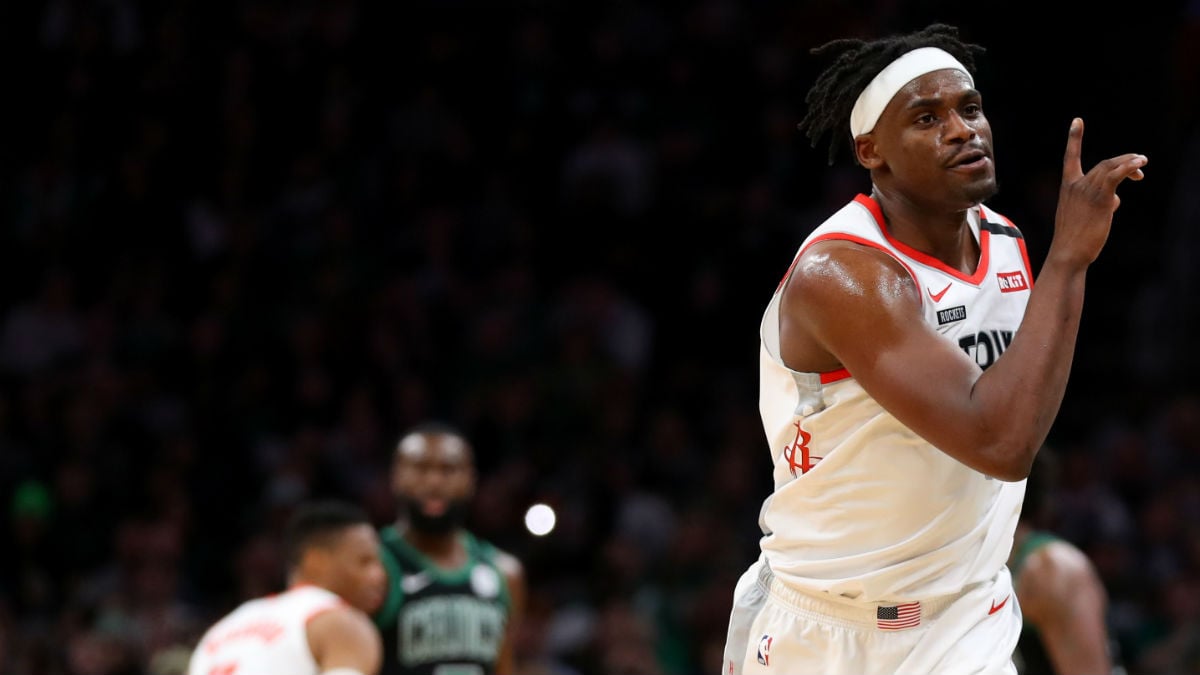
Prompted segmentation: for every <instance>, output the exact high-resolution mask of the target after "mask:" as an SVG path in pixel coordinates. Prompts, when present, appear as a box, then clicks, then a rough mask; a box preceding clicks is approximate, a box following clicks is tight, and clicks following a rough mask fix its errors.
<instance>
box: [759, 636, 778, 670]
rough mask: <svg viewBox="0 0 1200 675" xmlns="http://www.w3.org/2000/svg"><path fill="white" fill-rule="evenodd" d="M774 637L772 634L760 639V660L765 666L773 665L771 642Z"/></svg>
mask: <svg viewBox="0 0 1200 675" xmlns="http://www.w3.org/2000/svg"><path fill="white" fill-rule="evenodd" d="M774 639H775V638H773V637H771V636H770V635H764V636H762V639H761V640H759V641H758V662H759V663H761V664H762V665H764V666H769V665H771V642H772V641H773V640H774Z"/></svg>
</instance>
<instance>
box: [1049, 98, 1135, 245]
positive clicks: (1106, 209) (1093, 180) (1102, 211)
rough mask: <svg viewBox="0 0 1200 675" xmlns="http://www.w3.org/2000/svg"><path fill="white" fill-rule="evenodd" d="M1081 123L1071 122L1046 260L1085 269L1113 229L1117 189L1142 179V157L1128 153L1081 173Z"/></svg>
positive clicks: (1079, 121) (1117, 200) (1119, 202)
mask: <svg viewBox="0 0 1200 675" xmlns="http://www.w3.org/2000/svg"><path fill="white" fill-rule="evenodd" d="M1082 147H1083V120H1081V119H1079V118H1078V117H1077V118H1075V119H1074V120H1072V121H1071V130H1070V132H1069V133H1068V134H1067V151H1066V155H1065V156H1064V157H1063V176H1062V186H1061V187H1060V188H1059V192H1058V211H1057V212H1056V213H1055V217H1054V240H1053V242H1052V243H1051V246H1050V251H1049V252H1048V256H1049V257H1053V258H1055V259H1058V260H1060V261H1062V262H1065V263H1068V264H1073V265H1080V266H1087V265H1090V264H1091V263H1092V262H1094V261H1095V260H1096V258H1097V257H1098V256H1099V255H1100V250H1101V249H1103V248H1104V243H1105V242H1106V241H1108V233H1109V231H1110V230H1111V229H1112V217H1113V213H1114V212H1115V211H1116V210H1117V207H1118V206H1120V205H1121V198H1120V197H1118V196H1117V186H1118V185H1120V184H1121V181H1123V180H1125V179H1127V178H1128V179H1129V180H1142V178H1144V177H1145V174H1143V173H1142V167H1144V166H1146V163H1147V161H1148V160H1147V159H1146V156H1145V155H1139V154H1136V153H1129V154H1125V155H1120V156H1117V157H1111V158H1109V159H1106V160H1103V161H1101V162H1099V163H1097V164H1096V166H1094V167H1092V169H1091V171H1088V172H1087V173H1086V174H1084V173H1083V167H1082V166H1081V165H1080V160H1079V157H1080V154H1081V152H1080V151H1081V148H1082Z"/></svg>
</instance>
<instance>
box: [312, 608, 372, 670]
mask: <svg viewBox="0 0 1200 675" xmlns="http://www.w3.org/2000/svg"><path fill="white" fill-rule="evenodd" d="M307 631H308V645H309V648H310V649H312V653H313V658H314V659H315V660H316V662H317V665H318V666H319V667H320V668H321V672H329V671H335V672H339V673H340V672H341V671H338V669H348V670H346V671H345V672H346V675H349V673H362V675H378V673H379V668H380V665H381V662H382V660H383V642H382V640H381V639H380V637H379V631H378V630H376V628H375V624H373V623H371V619H370V617H368V616H367V615H366V614H364V613H363V612H361V611H359V610H357V609H354V608H353V607H339V608H337V609H332V610H329V611H326V612H322V613H320V614H318V615H317V616H315V617H313V618H312V620H311V621H309V622H308V628H307Z"/></svg>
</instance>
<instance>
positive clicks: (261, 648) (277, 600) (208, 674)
mask: <svg viewBox="0 0 1200 675" xmlns="http://www.w3.org/2000/svg"><path fill="white" fill-rule="evenodd" d="M347 606H348V605H347V604H346V603H345V601H343V600H342V599H341V598H340V597H339V596H338V595H337V594H335V593H332V592H330V591H327V590H325V589H324V588H318V587H317V586H310V585H302V586H296V587H293V588H291V589H289V590H287V591H286V592H283V593H279V594H277V595H271V596H267V597H263V598H258V599H255V600H248V601H246V602H244V603H242V604H241V605H240V606H238V607H237V609H235V610H233V611H232V612H230V613H229V614H227V615H226V616H225V617H224V618H223V619H221V620H220V621H218V622H217V623H216V624H214V625H213V626H212V627H211V628H209V629H208V631H207V632H205V634H204V637H202V638H201V639H200V643H199V644H197V645H196V649H195V651H193V652H192V659H191V663H190V664H189V665H188V675H281V674H282V673H288V675H317V673H318V672H319V668H318V667H317V662H316V661H315V660H314V659H313V655H312V650H311V649H310V648H309V645H308V633H307V626H308V622H309V620H311V619H312V618H313V617H315V616H317V615H318V614H320V613H322V612H325V611H328V610H331V609H337V608H339V607H347Z"/></svg>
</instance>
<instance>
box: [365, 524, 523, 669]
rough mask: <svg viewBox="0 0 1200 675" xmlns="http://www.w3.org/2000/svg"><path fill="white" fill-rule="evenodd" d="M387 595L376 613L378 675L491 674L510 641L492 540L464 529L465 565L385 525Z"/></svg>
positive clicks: (506, 599)
mask: <svg viewBox="0 0 1200 675" xmlns="http://www.w3.org/2000/svg"><path fill="white" fill-rule="evenodd" d="M379 535H380V539H381V540H382V542H383V550H382V557H383V563H384V567H385V568H386V569H387V573H388V593H387V597H386V599H385V600H384V603H383V606H382V607H381V608H380V609H379V611H378V612H377V613H376V615H375V617H374V618H375V624H376V625H377V626H378V627H379V629H380V632H381V634H382V635H383V645H384V655H383V668H382V670H381V671H380V675H485V674H488V673H492V672H494V670H495V667H496V659H497V658H498V657H499V654H500V647H501V645H502V644H503V642H504V629H505V625H506V624H507V623H508V614H509V609H510V606H511V602H510V597H509V590H508V582H507V580H506V578H505V576H504V574H503V573H502V572H501V571H500V569H499V567H497V565H496V555H497V551H496V549H495V547H493V546H492V545H491V544H489V543H487V542H485V541H481V540H479V539H476V538H475V537H474V536H473V535H471V534H470V533H468V532H465V531H464V532H463V533H462V535H461V536H462V543H463V545H464V546H465V547H466V551H467V562H466V564H464V565H463V566H462V567H460V568H459V569H455V570H445V569H442V568H439V567H437V566H436V565H434V563H433V562H432V561H431V560H430V559H429V558H427V557H426V556H425V555H424V554H423V553H421V552H420V551H418V550H417V549H415V548H413V546H412V545H411V544H409V543H408V541H406V540H405V539H404V537H403V536H402V535H401V534H400V533H399V532H398V531H396V529H395V528H394V527H390V526H389V527H385V528H383V529H382V530H380V533H379Z"/></svg>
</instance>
